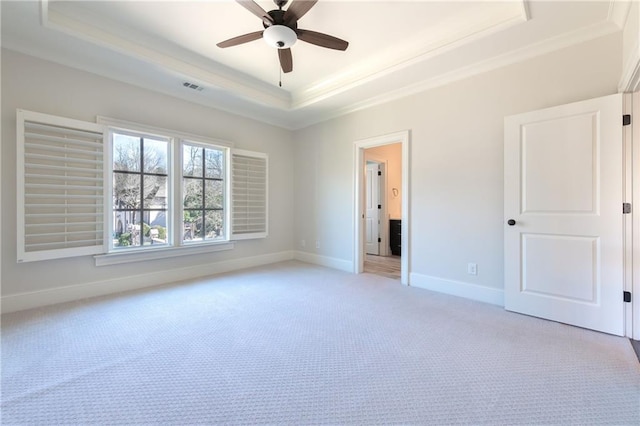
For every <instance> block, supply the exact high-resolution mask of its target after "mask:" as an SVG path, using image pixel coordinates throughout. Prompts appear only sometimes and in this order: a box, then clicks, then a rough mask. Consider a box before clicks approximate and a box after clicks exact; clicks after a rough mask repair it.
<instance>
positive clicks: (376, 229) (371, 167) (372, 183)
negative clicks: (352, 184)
mask: <svg viewBox="0 0 640 426" xmlns="http://www.w3.org/2000/svg"><path fill="white" fill-rule="evenodd" d="M378 170H379V166H378V164H367V181H366V183H365V185H366V206H367V217H366V228H365V229H366V231H365V238H366V239H365V244H366V246H365V247H366V253H367V254H376V255H378V254H380V243H379V242H378V238H379V237H380V210H379V209H378V204H380V177H379V176H378Z"/></svg>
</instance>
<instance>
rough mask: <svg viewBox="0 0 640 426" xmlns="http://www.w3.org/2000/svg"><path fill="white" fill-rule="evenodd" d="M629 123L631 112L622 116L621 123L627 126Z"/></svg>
mask: <svg viewBox="0 0 640 426" xmlns="http://www.w3.org/2000/svg"><path fill="white" fill-rule="evenodd" d="M629 124H631V114H624V115H623V116H622V125H623V126H628V125H629Z"/></svg>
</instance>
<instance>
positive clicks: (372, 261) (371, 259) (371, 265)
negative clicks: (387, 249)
mask: <svg viewBox="0 0 640 426" xmlns="http://www.w3.org/2000/svg"><path fill="white" fill-rule="evenodd" d="M400 271H401V268H400V256H376V255H374V254H367V255H365V258H364V272H367V273H370V274H376V275H380V276H383V277H387V278H393V279H395V280H399V279H400Z"/></svg>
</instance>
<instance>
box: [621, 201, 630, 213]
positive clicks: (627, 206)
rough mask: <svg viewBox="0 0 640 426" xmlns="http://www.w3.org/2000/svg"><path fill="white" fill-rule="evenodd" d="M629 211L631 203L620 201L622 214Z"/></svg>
mask: <svg viewBox="0 0 640 426" xmlns="http://www.w3.org/2000/svg"><path fill="white" fill-rule="evenodd" d="M629 213H631V203H622V214H629Z"/></svg>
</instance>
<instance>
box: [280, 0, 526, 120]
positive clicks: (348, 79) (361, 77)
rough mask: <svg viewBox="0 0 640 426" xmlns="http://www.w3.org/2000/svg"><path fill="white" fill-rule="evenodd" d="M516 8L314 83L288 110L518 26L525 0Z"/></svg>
mask: <svg viewBox="0 0 640 426" xmlns="http://www.w3.org/2000/svg"><path fill="white" fill-rule="evenodd" d="M518 5H519V8H518V9H517V10H514V11H512V10H509V11H506V12H503V13H501V14H494V15H492V16H488V15H485V16H477V17H474V20H475V21H474V22H473V23H469V22H468V21H465V22H464V23H461V22H458V23H457V25H458V28H454V29H453V31H450V30H447V32H443V34H442V35H441V36H440V37H439V39H437V40H436V41H430V42H428V43H426V44H425V43H424V42H422V43H420V42H418V43H414V44H413V45H410V46H407V47H405V48H403V49H402V51H401V52H400V53H399V54H396V55H394V56H395V58H393V59H392V60H391V61H389V60H388V59H385V61H384V62H382V61H377V62H372V63H368V64H364V65H360V66H359V68H358V69H355V70H354V68H350V69H349V70H347V71H345V72H342V73H338V74H336V75H333V76H329V77H328V78H325V79H323V80H321V81H317V82H314V83H312V84H310V85H309V86H307V87H305V88H302V89H300V90H298V91H295V92H293V93H292V104H291V109H294V110H295V109H299V108H304V107H307V106H309V105H313V104H315V103H317V102H320V101H323V100H326V99H329V98H331V97H333V96H336V95H338V94H340V93H343V92H346V91H349V90H351V89H354V88H356V87H358V86H361V85H363V84H365V83H368V82H371V81H373V80H376V79H378V78H381V77H384V76H386V75H389V74H392V73H394V72H397V71H399V70H401V69H404V68H407V67H410V66H412V65H415V64H417V63H419V62H423V61H426V60H429V59H432V58H434V57H436V56H438V55H441V54H444V53H446V52H449V51H451V50H454V49H457V48H459V47H461V46H464V45H466V44H469V43H472V42H474V41H477V40H480V39H482V38H484V37H487V36H489V35H492V34H495V33H497V32H500V31H503V30H505V29H507V28H509V27H512V26H514V25H518V24H522V23H524V22H526V21H528V20H529V19H530V17H529V9H528V5H527V3H526V1H525V0H521V1H519V2H518Z"/></svg>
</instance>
